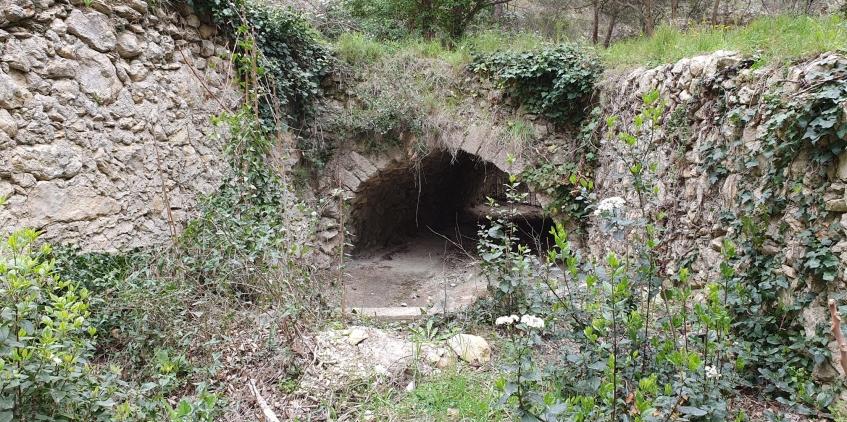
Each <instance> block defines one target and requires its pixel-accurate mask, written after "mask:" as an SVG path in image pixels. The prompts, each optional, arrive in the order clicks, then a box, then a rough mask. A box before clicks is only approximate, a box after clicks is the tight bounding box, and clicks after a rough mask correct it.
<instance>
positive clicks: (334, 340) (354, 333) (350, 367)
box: [300, 326, 446, 397]
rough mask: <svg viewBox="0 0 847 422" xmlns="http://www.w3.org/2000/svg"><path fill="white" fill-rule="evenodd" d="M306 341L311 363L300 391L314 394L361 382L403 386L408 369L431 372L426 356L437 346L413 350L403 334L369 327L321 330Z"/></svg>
mask: <svg viewBox="0 0 847 422" xmlns="http://www.w3.org/2000/svg"><path fill="white" fill-rule="evenodd" d="M354 339H355V340H356V343H355V344H353V343H354ZM309 342H310V343H312V344H313V345H314V347H313V349H314V353H315V357H314V358H315V364H314V365H312V366H310V367H309V368H306V371H305V373H304V375H303V378H302V379H301V381H300V393H303V394H306V395H312V396H315V397H318V396H323V395H325V394H326V393H327V392H330V391H340V390H343V389H345V388H347V387H348V386H351V385H353V384H355V383H357V382H362V381H364V382H368V383H376V384H379V383H397V384H399V385H405V384H400V382H403V381H405V382H406V383H408V380H405V379H404V378H405V377H407V376H408V374H409V373H411V369H412V368H414V369H416V370H417V371H418V373H420V374H424V375H426V374H429V373H431V372H432V371H433V369H434V368H433V365H431V364H430V363H429V362H428V361H429V360H428V359H426V357H427V356H430V355H436V354H437V353H438V352H436V351H435V350H436V349H437V347H433V346H431V345H428V344H421V345H420V350H416V344H415V343H414V342H412V341H411V340H409V339H408V337H407V336H406V335H404V334H402V333H399V332H394V331H389V330H381V329H379V328H373V327H358V326H357V327H350V328H349V329H347V330H328V331H323V332H320V333H317V334H315V335H314V337H313V338H312V339H310V341H309ZM418 353H419V354H418ZM441 353H442V355H443V354H446V353H444V351H442V352H441ZM416 356H417V358H416ZM440 359H441V358H439V360H440Z"/></svg>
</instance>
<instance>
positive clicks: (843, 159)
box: [836, 151, 847, 180]
mask: <svg viewBox="0 0 847 422" xmlns="http://www.w3.org/2000/svg"><path fill="white" fill-rule="evenodd" d="M836 175H837V176H838V178H839V179H841V180H847V151H842V152H841V154H839V155H838V168H837V170H836Z"/></svg>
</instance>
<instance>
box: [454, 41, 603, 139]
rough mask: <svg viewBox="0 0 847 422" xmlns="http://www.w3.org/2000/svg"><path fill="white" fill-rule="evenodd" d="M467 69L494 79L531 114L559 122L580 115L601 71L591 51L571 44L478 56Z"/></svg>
mask: <svg viewBox="0 0 847 422" xmlns="http://www.w3.org/2000/svg"><path fill="white" fill-rule="evenodd" d="M470 68H471V70H472V71H473V72H475V73H477V74H480V75H483V76H487V77H490V78H491V79H493V80H494V81H496V82H497V83H498V84H500V85H501V86H502V87H503V88H504V89H505V90H506V91H507V92H508V94H509V95H511V96H512V98H514V99H515V100H517V101H518V103H519V105H522V106H524V107H526V109H527V110H528V111H530V112H531V113H538V114H543V115H544V116H546V117H547V118H549V119H551V120H553V121H556V122H561V123H565V122H578V121H579V120H580V119H581V118H582V116H583V115H584V110H583V109H584V108H585V106H586V100H587V99H588V97H589V96H590V95H591V93H592V92H593V90H594V83H595V81H596V80H597V77H598V76H599V75H600V72H601V71H602V68H601V65H600V61H599V60H598V59H597V57H596V56H595V55H594V54H592V53H591V52H589V51H588V50H585V49H583V48H581V47H578V46H575V45H570V44H562V45H558V46H554V47H546V48H543V49H540V50H537V51H531V52H526V53H515V52H500V53H494V54H491V55H485V56H479V57H476V58H475V59H474V61H473V63H471V66H470Z"/></svg>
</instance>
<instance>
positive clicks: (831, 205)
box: [826, 198, 847, 212]
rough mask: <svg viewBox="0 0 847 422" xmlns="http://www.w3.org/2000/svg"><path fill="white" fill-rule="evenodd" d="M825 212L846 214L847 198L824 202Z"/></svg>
mask: <svg viewBox="0 0 847 422" xmlns="http://www.w3.org/2000/svg"><path fill="white" fill-rule="evenodd" d="M826 210H827V211H832V212H847V198H837V199H831V200H829V201H826Z"/></svg>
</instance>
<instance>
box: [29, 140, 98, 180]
mask: <svg viewBox="0 0 847 422" xmlns="http://www.w3.org/2000/svg"><path fill="white" fill-rule="evenodd" d="M12 154H13V155H12V167H13V169H14V170H15V171H16V172H18V173H29V174H32V175H33V176H35V178H36V179H38V180H53V179H69V178H71V177H74V176H76V175H77V174H79V172H80V170H82V160H81V159H80V152H79V149H78V148H75V147H72V146H71V145H70V144H68V143H67V142H64V141H60V142H55V143H50V144H42V145H33V146H25V147H19V148H17V149H15V150H13V151H12Z"/></svg>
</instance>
